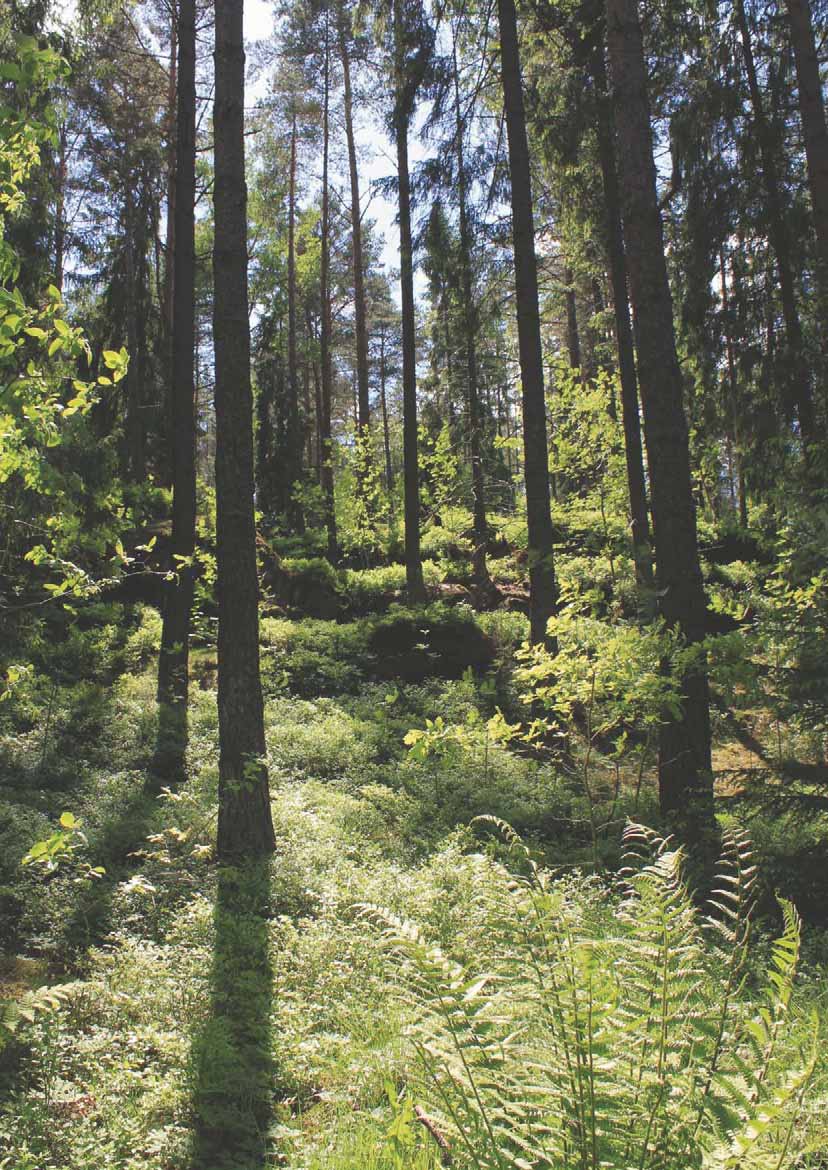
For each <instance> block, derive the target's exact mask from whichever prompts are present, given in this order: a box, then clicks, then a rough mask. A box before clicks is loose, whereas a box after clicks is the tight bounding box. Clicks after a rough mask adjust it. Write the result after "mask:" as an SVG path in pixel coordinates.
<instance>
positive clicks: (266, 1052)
mask: <svg viewBox="0 0 828 1170" xmlns="http://www.w3.org/2000/svg"><path fill="white" fill-rule="evenodd" d="M270 899H271V891H270V866H269V862H268V861H267V860H254V861H247V862H243V863H241V864H240V865H239V866H238V867H232V868H231V867H226V868H222V869H221V870H220V872H219V880H218V891H217V895H216V904H215V911H214V927H215V940H214V945H213V961H212V967H211V971H210V1009H209V1013H208V1017H207V1019H206V1021H205V1022H204V1024H203V1026H202V1027H201V1029H200V1030H199V1031H198V1033H197V1035H196V1036H195V1038H194V1040H193V1048H192V1076H193V1097H192V1106H193V1115H194V1142H193V1157H192V1162H191V1170H260V1168H264V1167H265V1166H266V1165H267V1164H268V1128H269V1125H270V1120H271V1116H272V1100H273V1086H274V1080H275V1071H276V1070H275V1068H274V1064H273V1058H272V1052H271V1030H270V1009H271V995H272V982H273V972H272V968H271V962H270V955H269V949H268V916H269V913H270ZM271 1164H272V1163H271Z"/></svg>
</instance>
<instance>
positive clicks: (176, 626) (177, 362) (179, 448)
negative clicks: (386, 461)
mask: <svg viewBox="0 0 828 1170" xmlns="http://www.w3.org/2000/svg"><path fill="white" fill-rule="evenodd" d="M195 26H196V10H195V0H179V5H178V69H177V90H178V94H177V103H176V146H175V157H176V167H175V185H174V192H175V193H174V199H173V201H172V206H173V209H174V215H175V225H174V228H173V234H172V238H173V239H174V240H175V248H174V250H173V252H172V256H170V255H168V257H167V263H168V264H170V262H171V261H172V264H173V268H174V272H173V273H172V276H171V280H170V288H171V291H172V296H173V304H172V321H171V325H172V369H171V376H170V386H171V396H172V397H171V403H170V414H171V422H172V434H171V436H170V449H171V455H172V487H173V504H172V539H171V542H170V553H171V558H172V562H171V568H172V569H173V571H174V572H175V573H176V576H175V578H174V579H173V580H172V581H169V582H167V584H166V594H165V598H164V620H163V626H162V631H161V655H160V658H159V662H158V699H159V702H160V703H161V705H162V707H163V706H165V705H166V706H169V707H172V708H175V709H177V710H176V711H174V712H173V713H172V719H171V727H170V731H171V732H172V733H173V738H174V740H175V739H178V740H179V742H180V743H181V748H182V749H183V745H184V743H186V710H187V697H188V673H189V639H190V611H191V609H192V603H193V567H192V563H191V562H192V556H193V553H194V551H195V522H196V463H195V453H196V451H195V448H196V434H195V368H194V363H195V167H196V76H195V67H196V27H195ZM168 238H169V237H168ZM177 558H183V559H184V560H185V561H190V563H189V564H181V562H180V561H179V560H178V559H177ZM163 718H164V716H163V715H162V719H163ZM181 733H183V735H182V734H181ZM171 747H172V748H173V749H175V747H176V744H175V742H173V743H172V744H171Z"/></svg>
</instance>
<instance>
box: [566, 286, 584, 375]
mask: <svg viewBox="0 0 828 1170" xmlns="http://www.w3.org/2000/svg"><path fill="white" fill-rule="evenodd" d="M574 281H575V276H574V274H573V272H572V269H571V268H570V267H569V266H568V265H567V267H566V268H565V269H564V285H565V286H566V287H565V292H566V349H567V353H568V355H569V364H570V366H571V367H572V369H573V370H580V368H581V335H580V333H579V332H578V305H577V302H576V300H575V284H574Z"/></svg>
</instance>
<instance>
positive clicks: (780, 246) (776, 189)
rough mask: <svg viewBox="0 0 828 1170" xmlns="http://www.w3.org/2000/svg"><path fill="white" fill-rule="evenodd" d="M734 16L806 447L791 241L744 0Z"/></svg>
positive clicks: (809, 401) (812, 434) (808, 422)
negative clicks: (754, 131) (763, 185)
mask: <svg viewBox="0 0 828 1170" xmlns="http://www.w3.org/2000/svg"><path fill="white" fill-rule="evenodd" d="M736 19H737V22H738V24H739V33H740V35H741V38H742V55H743V57H744V62H745V73H746V75H747V82H748V90H749V92H750V104H751V107H752V109H753V120H754V123H755V125H756V137H757V141H758V143H759V155H760V157H761V160H762V174H763V178H764V180H765V193H766V195H767V204H768V206H767V210H768V234H769V236H770V242H771V247H772V248H773V252H774V255H775V257H776V269H777V275H778V278H779V296H780V299H781V301H782V316H783V318H784V320H785V333H786V340H787V344H788V354H789V357H790V374H791V377H790V382H789V390H788V393H787V395H786V398H787V400H788V403H789V404H790V405H793V407H794V409H795V410H796V414H797V417H798V419H799V430H800V433H801V435H802V442H803V445H804V446H805V447H807V446H808V445H809V444H810V443H811V442H813V440H814V439H816V438H817V437H818V435H817V429H816V419H815V417H814V403H813V395H812V388H811V376H810V372H809V370H808V363H807V360H806V356H805V343H804V340H803V337H802V323H801V321H800V318H799V310H798V308H797V304H796V293H795V290H794V275H793V273H794V269H793V261H792V258H791V242H790V237H789V233H788V227H787V221H786V218H785V211H784V207H783V203H782V191H781V186H780V182H779V174H778V171H777V168H776V157H775V154H774V142H773V135H772V133H771V128H770V125H769V124H768V120H767V117H766V116H765V108H764V104H763V102H762V93H761V91H760V89H759V81H758V79H757V76H756V63H755V61H754V58H753V45H752V42H751V36H750V26H749V25H748V19H747V14H746V12H745V5H744V0H736Z"/></svg>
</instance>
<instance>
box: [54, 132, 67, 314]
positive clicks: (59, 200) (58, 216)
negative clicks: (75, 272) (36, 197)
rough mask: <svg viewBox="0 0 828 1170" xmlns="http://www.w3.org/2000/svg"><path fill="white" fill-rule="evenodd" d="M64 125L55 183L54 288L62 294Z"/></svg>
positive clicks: (64, 236) (65, 139)
mask: <svg viewBox="0 0 828 1170" xmlns="http://www.w3.org/2000/svg"><path fill="white" fill-rule="evenodd" d="M67 148H68V142H67V134H66V123H65V122H61V125H60V136H59V139H58V160H57V163H58V165H57V176H56V182H55V288H56V289H57V290H58V292H59V293H61V294H62V293H63V275H64V266H65V262H66V260H65V254H66V180H67V175H68V158H67Z"/></svg>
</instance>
